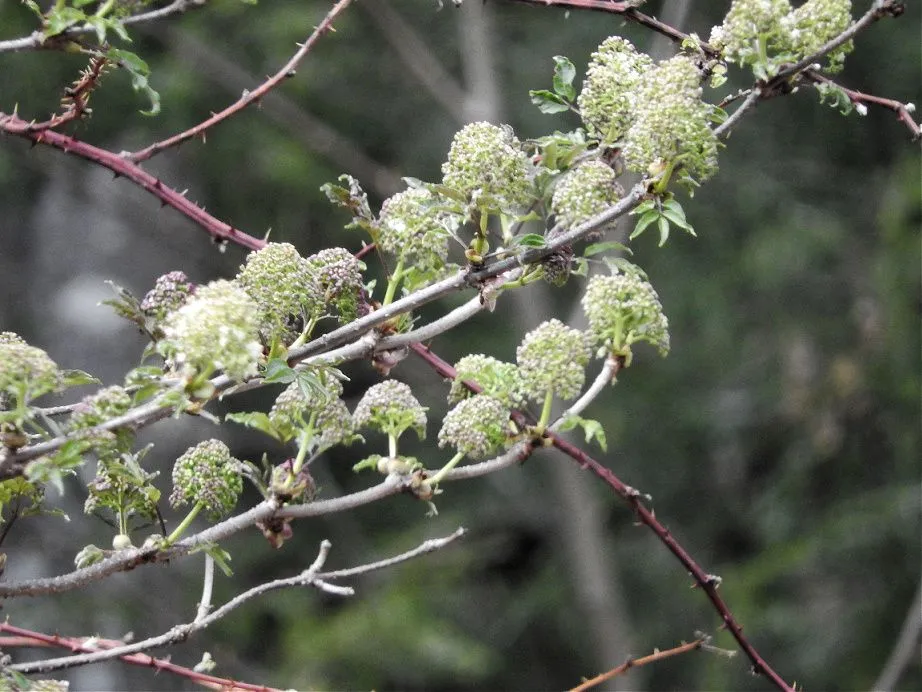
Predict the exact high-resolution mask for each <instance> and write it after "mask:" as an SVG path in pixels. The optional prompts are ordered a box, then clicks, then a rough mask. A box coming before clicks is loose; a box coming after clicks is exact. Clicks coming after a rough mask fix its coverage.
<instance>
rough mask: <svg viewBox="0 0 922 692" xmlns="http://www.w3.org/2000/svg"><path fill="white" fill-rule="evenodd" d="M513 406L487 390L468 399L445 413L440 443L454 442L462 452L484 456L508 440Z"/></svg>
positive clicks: (440, 445)
mask: <svg viewBox="0 0 922 692" xmlns="http://www.w3.org/2000/svg"><path fill="white" fill-rule="evenodd" d="M508 420H509V409H508V408H506V406H505V404H503V402H501V401H499V400H498V399H494V398H493V397H491V396H487V395H486V394H477V395H476V396H473V397H471V398H470V399H464V400H463V401H461V402H460V403H459V404H458V405H457V406H455V407H454V408H453V409H452V410H451V411H449V412H448V414H447V415H446V416H445V420H444V421H443V422H442V429H441V430H440V431H439V447H447V446H452V447H454V448H455V449H457V450H458V452H460V453H461V454H464V455H465V456H469V457H472V458H475V459H482V458H483V457H486V456H488V455H490V454H491V453H493V452H494V451H495V450H496V449H498V448H499V447H500V446H501V445H502V444H503V442H505V440H506V435H507V432H508V427H507V425H506V423H507V422H508Z"/></svg>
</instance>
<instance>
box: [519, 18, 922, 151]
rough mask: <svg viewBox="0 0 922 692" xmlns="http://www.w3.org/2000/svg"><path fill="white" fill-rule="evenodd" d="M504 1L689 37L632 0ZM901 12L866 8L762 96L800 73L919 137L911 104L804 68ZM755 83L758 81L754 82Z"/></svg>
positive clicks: (716, 54)
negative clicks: (887, 113) (888, 114)
mask: <svg viewBox="0 0 922 692" xmlns="http://www.w3.org/2000/svg"><path fill="white" fill-rule="evenodd" d="M506 2H516V3H520V4H525V5H534V6H537V7H563V8H565V9H568V10H570V9H575V10H590V11H596V12H607V13H609V14H617V15H620V16H622V17H624V18H625V19H626V20H628V21H631V22H634V23H635V24H639V25H641V26H645V27H647V28H648V29H652V30H653V31H655V32H656V33H658V34H661V35H663V36H666V37H667V38H669V39H671V40H672V41H674V42H676V43H681V42H682V41H684V40H685V39H687V38H690V35H689V34H686V33H685V32H683V31H680V30H679V29H677V28H675V27H673V26H670V25H669V24H666V23H664V22H661V21H659V20H658V19H656V18H655V17H651V16H649V15H646V14H644V13H643V12H640V11H639V10H637V9H636V8H635V7H633V6H632V4H633V3H631V2H615V0H506ZM902 13H903V2H902V1H901V0H884V1H883V2H881V3H880V4H879V5H875V6H874V7H872V8H871V9H870V10H868V12H866V13H865V14H864V15H863V16H862V17H861V18H860V19H859V20H858V21H856V22H855V23H854V24H852V25H851V26H850V27H849V28H848V29H847V30H846V31H844V32H843V33H842V34H840V36H838V37H836V38H835V39H833V40H832V41H830V42H829V43H828V44H827V45H826V46H824V47H823V48H822V49H821V50H820V51H819V52H818V53H816V54H814V55H809V56H806V57H805V58H804V59H803V60H802V61H800V62H798V63H797V64H795V65H791V66H789V67H788V68H787V69H785V70H783V71H782V72H781V73H779V74H778V75H777V76H776V77H774V78H773V79H772V80H771V81H770V82H769V83H768V84H767V85H763V86H764V87H765V89H764V94H763V97H764V98H768V97H770V96H773V95H776V94H777V93H788V90H784V91H781V92H779V87H780V86H781V85H782V84H786V83H787V81H788V79H790V78H791V77H792V76H793V75H795V74H797V73H800V74H803V75H804V76H805V78H806V79H809V80H810V81H812V82H815V83H825V84H829V85H831V86H834V87H836V88H838V89H841V90H842V91H843V92H845V94H846V95H847V96H848V97H849V99H851V101H852V103H864V104H873V105H875V106H881V107H883V108H888V109H890V110H892V111H895V112H896V114H897V117H898V118H899V120H900V122H902V123H903V124H904V125H906V127H908V128H909V131H910V132H911V133H912V138H913V140H918V139H920V137H922V134H920V128H919V124H918V123H917V122H916V121H915V120H914V119H913V118H912V111H911V109H910V108H907V106H906V104H904V103H900V102H899V101H895V100H893V99H888V98H883V97H881V96H873V95H871V94H864V93H862V92H860V91H853V90H852V89H848V88H846V87H843V86H841V85H840V84H838V83H837V82H834V81H833V80H831V79H829V78H828V77H825V76H823V75H821V74H820V73H819V72H817V71H815V70H808V69H805V68H806V67H808V66H809V65H812V64H813V63H814V62H816V60H817V58H818V57H820V56H822V55H825V54H826V53H828V52H829V51H831V50H833V49H834V48H835V47H836V46H838V45H841V44H842V43H844V42H845V41H846V40H848V39H850V38H852V37H853V36H854V35H855V34H857V33H859V32H860V31H863V30H864V29H866V28H867V27H868V26H870V25H871V24H873V23H874V22H876V21H878V20H880V19H882V18H884V17H899V16H900V15H901V14H902ZM696 42H697V45H698V47H699V48H700V49H701V51H702V52H703V53H704V54H705V55H706V56H707V57H709V58H718V59H719V58H720V51H718V50H717V49H716V48H715V47H714V46H712V45H711V44H709V43H706V42H705V41H701V40H700V39H698V40H697V41H696ZM757 86H758V85H757Z"/></svg>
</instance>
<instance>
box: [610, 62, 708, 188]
mask: <svg viewBox="0 0 922 692" xmlns="http://www.w3.org/2000/svg"><path fill="white" fill-rule="evenodd" d="M700 78H701V75H700V74H699V72H698V68H697V67H696V66H695V64H694V62H692V60H690V59H689V58H687V57H686V56H684V55H676V56H674V57H672V58H670V59H668V60H664V61H663V62H660V63H659V64H658V65H657V66H656V67H655V68H653V69H652V70H650V72H648V73H647V75H646V77H645V79H644V81H643V82H642V83H641V84H640V85H639V86H638V88H637V99H636V102H635V106H636V111H635V114H634V123H633V124H632V125H631V128H630V130H628V133H627V136H626V138H625V145H624V161H625V163H626V164H627V167H628V168H630V169H631V170H634V171H637V172H639V173H646V174H657V173H659V172H661V171H663V170H665V169H666V168H667V167H669V166H671V165H674V164H677V163H681V165H682V168H683V170H684V171H685V172H686V173H687V174H688V176H689V177H690V178H692V179H694V180H697V181H701V180H706V179H707V178H709V177H711V176H712V175H713V174H714V173H715V172H716V171H717V137H716V136H715V135H714V132H713V130H711V128H710V125H709V117H710V108H709V106H708V105H707V104H705V103H704V102H703V101H702V100H701V86H700Z"/></svg>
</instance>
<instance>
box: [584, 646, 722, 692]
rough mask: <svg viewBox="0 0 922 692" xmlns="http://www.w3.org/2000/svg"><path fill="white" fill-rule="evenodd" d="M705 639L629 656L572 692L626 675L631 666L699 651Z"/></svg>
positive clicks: (638, 666) (587, 688) (637, 666)
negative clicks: (639, 656)
mask: <svg viewBox="0 0 922 692" xmlns="http://www.w3.org/2000/svg"><path fill="white" fill-rule="evenodd" d="M705 641H707V637H699V638H698V639H696V640H695V641H693V642H687V643H685V644H681V645H679V646H676V647H674V648H672V649H666V650H665V651H654V652H653V653H652V654H650V655H649V656H642V657H641V658H629V659H628V660H627V661H625V662H624V663H622V664H621V665H620V666H617V667H615V668H612V669H611V670H609V671H608V672H605V673H602V674H601V675H596V676H595V677H594V678H591V679H589V680H586V681H585V682H583V683H581V684H579V685H577V686H576V687H574V688H573V689H571V690H570V692H586V690H589V689H592V688H593V687H595V686H596V685H601V684H602V683H603V682H605V681H606V680H611V679H612V678H616V677H618V676H619V675H624V674H625V673H626V672H627V671H629V670H630V669H631V668H641V667H643V666H646V665H649V664H650V663H656V662H657V661H662V660H663V659H664V658H671V657H672V656H678V655H679V654H684V653H688V652H689V651H697V650H698V649H700V648H701V645H702V644H704V642H705Z"/></svg>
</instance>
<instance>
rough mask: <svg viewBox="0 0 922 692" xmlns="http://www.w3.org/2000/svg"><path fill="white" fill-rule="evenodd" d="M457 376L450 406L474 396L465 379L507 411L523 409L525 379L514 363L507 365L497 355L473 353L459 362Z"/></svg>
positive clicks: (452, 389) (450, 395)
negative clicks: (507, 409)
mask: <svg viewBox="0 0 922 692" xmlns="http://www.w3.org/2000/svg"><path fill="white" fill-rule="evenodd" d="M455 371H456V373H457V375H456V376H455V379H453V380H452V381H451V390H449V392H448V403H450V404H456V403H458V402H459V401H462V400H464V399H466V398H468V397H471V396H474V394H473V393H472V392H471V391H470V390H469V389H468V388H467V387H465V386H464V384H463V383H464V381H465V380H470V381H473V382H476V383H477V384H479V385H480V387H481V388H482V390H483V393H484V394H486V395H488V396H489V397H490V398H492V399H495V400H497V401H499V402H501V403H502V404H503V405H504V406H506V407H507V408H513V407H515V406H520V405H521V404H522V403H523V399H522V393H521V390H522V380H521V376H520V375H519V369H518V368H517V367H516V366H515V364H513V363H506V362H504V361H501V360H498V359H497V358H494V357H493V356H485V355H483V354H482V353H472V354H471V355H467V356H464V357H463V358H461V359H460V360H459V361H458V362H457V363H455Z"/></svg>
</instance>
